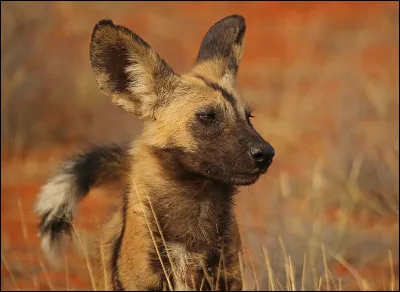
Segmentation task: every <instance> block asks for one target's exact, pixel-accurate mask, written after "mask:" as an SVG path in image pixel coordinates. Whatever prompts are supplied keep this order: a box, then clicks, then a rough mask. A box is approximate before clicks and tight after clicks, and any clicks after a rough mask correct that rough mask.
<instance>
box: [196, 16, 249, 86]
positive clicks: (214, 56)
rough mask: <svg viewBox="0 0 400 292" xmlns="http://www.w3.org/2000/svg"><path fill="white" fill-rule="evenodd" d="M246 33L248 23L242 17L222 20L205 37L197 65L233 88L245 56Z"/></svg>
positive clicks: (230, 17) (229, 17)
mask: <svg viewBox="0 0 400 292" xmlns="http://www.w3.org/2000/svg"><path fill="white" fill-rule="evenodd" d="M245 31H246V23H245V20H244V18H243V17H242V16H240V15H231V16H228V17H225V18H223V19H221V20H220V21H218V22H217V23H216V24H214V25H213V26H212V27H211V28H210V29H209V30H208V32H207V34H206V35H205V37H204V39H203V41H202V43H201V45H200V50H199V53H198V56H197V63H198V64H199V65H200V67H203V69H204V70H205V71H209V72H213V73H214V75H216V77H217V78H220V79H223V80H224V81H225V82H227V83H229V85H232V86H233V85H234V83H235V80H236V73H237V71H238V67H239V63H240V60H241V58H242V54H243V48H244V45H243V40H244V33H245Z"/></svg>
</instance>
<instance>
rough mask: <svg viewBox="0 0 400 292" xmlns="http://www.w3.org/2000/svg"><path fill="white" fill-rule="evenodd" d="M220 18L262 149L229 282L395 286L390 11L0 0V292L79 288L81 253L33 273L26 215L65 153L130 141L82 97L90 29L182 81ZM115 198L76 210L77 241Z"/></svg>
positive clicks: (123, 117) (86, 281)
mask: <svg viewBox="0 0 400 292" xmlns="http://www.w3.org/2000/svg"><path fill="white" fill-rule="evenodd" d="M233 13H239V14H242V15H243V16H244V17H245V18H246V20H247V32H246V37H245V42H246V49H245V53H244V56H243V60H242V63H241V67H240V69H239V77H238V87H239V90H240V92H241V94H242V96H243V97H244V98H245V99H247V100H248V101H249V102H250V104H251V105H252V106H253V107H254V108H255V111H254V115H255V117H256V118H255V119H254V124H255V127H256V128H257V129H258V130H259V132H260V133H261V134H262V136H263V137H265V138H266V139H267V140H268V141H269V142H270V143H271V144H272V145H273V146H274V147H275V149H276V153H277V155H276V159H275V161H274V163H273V165H272V167H271V169H270V171H269V172H268V173H267V175H265V176H264V177H262V178H261V179H260V180H259V181H258V182H257V183H256V184H255V185H253V186H251V187H247V188H243V189H242V191H241V192H240V193H239V195H238V196H237V198H236V211H237V215H238V218H239V224H240V229H241V233H242V238H243V245H244V262H245V264H246V268H245V270H244V273H243V274H244V275H243V277H244V280H245V288H246V289H253V288H256V289H260V290H265V289H271V290H273V289H285V290H286V289H287V290H295V289H297V290H299V289H302V288H306V289H307V288H308V289H315V290H324V289H328V290H339V289H344V290H350V289H357V290H364V289H365V290H370V289H381V290H382V289H383V290H398V289H399V281H398V279H399V277H398V274H399V251H398V249H399V239H398V236H399V221H398V220H399V188H398V185H399V168H398V159H399V136H398V130H399V108H398V107H399V83H398V78H399V76H398V75H399V74H398V73H399V55H398V53H399V23H398V21H399V6H398V3H397V2H364V3H361V2H357V3H356V2H342V3H340V2H336V3H332V2H324V3H322V2H308V3H297V2H296V3H295V2H291V3H290V2H289V3H285V2H252V3H246V2H239V3H238V2H195V3H191V2H158V3H157V2H147V3H146V2H132V3H128V2H123V3H122V2H113V3H107V2H98V3H89V2H48V3H46V2H36V3H35V2H25V3H24V2H6V1H2V3H1V62H2V65H1V146H2V148H1V150H2V151H1V155H2V156H1V158H2V165H1V203H2V204H1V258H2V265H1V288H2V290H16V289H23V290H27V289H33V290H52V289H64V290H65V289H67V290H75V289H79V290H83V289H91V288H92V285H91V280H90V273H89V271H90V270H88V267H87V264H86V261H85V259H84V256H83V255H85V253H83V255H82V254H80V253H79V252H72V251H68V252H67V254H66V257H65V259H64V260H65V261H64V264H63V265H62V266H61V268H60V269H58V270H55V269H54V268H52V267H51V266H50V265H49V264H48V262H47V261H46V259H45V258H44V255H43V254H42V251H41V249H40V246H39V239H38V237H37V236H36V231H37V230H36V227H37V224H38V218H36V217H35V215H34V214H33V206H34V202H35V199H36V194H37V192H38V190H39V187H40V185H41V184H43V183H44V182H45V180H46V177H47V176H48V175H49V174H50V173H51V172H52V171H53V170H54V168H55V167H56V166H57V164H58V163H59V162H60V161H61V160H62V159H64V158H66V157H68V156H69V155H71V154H72V153H73V151H75V150H77V149H82V148H83V149H85V148H87V147H90V145H93V144H96V143H109V142H113V143H126V142H127V141H129V140H130V139H132V138H134V137H135V135H137V133H138V132H139V131H140V127H141V124H140V122H139V121H138V120H137V119H136V118H135V117H132V116H130V115H129V114H127V113H125V112H122V110H120V109H118V108H116V107H114V106H113V105H112V104H111V102H110V101H109V100H108V98H107V97H106V96H104V95H102V94H101V93H100V90H99V89H98V88H97V85H96V83H95V80H94V77H93V75H92V71H91V67H90V61H89V51H88V50H89V42H90V36H91V33H92V29H93V27H94V25H95V23H96V22H98V21H99V20H100V19H103V18H110V19H113V21H114V22H115V23H117V24H121V25H125V26H127V27H128V28H130V29H132V30H133V31H135V32H136V33H138V34H139V35H141V36H142V37H143V38H144V39H145V40H146V41H147V42H148V43H149V44H150V45H151V46H152V47H153V48H154V49H155V50H157V51H158V52H159V53H160V55H161V56H162V57H163V58H164V59H165V60H166V61H167V62H168V63H169V64H171V65H172V67H173V68H175V69H176V71H177V72H183V71H185V70H187V69H189V68H190V66H191V65H192V64H193V62H194V59H195V56H196V53H197V50H198V48H199V45H200V42H201V39H202V37H203V36H204V34H205V33H206V31H207V30H208V28H209V27H210V26H211V25H212V24H213V23H214V22H215V21H217V20H219V19H220V18H222V17H225V16H227V15H229V14H233ZM117 194H118V192H117V191H116V190H101V189H99V190H93V191H92V192H91V194H90V195H89V196H88V197H87V198H86V199H85V200H84V202H83V203H82V206H81V209H80V211H79V213H78V217H77V221H76V228H77V230H79V233H78V234H79V235H80V236H79V238H80V239H81V243H82V244H81V245H80V244H78V247H80V246H83V247H84V246H85V243H86V242H87V240H90V238H91V236H92V234H94V232H95V231H96V229H97V227H98V224H99V223H100V222H101V220H102V219H104V218H106V216H107V215H108V214H109V211H110V208H112V207H113V206H114V205H115V203H116V202H117V201H116V198H117ZM78 242H79V241H78Z"/></svg>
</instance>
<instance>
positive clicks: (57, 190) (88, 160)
mask: <svg viewBox="0 0 400 292" xmlns="http://www.w3.org/2000/svg"><path fill="white" fill-rule="evenodd" d="M128 169H129V155H128V153H127V152H126V151H125V150H123V149H122V148H120V147H119V146H109V147H96V148H93V149H92V150H90V151H88V152H85V153H82V154H78V155H76V156H74V157H73V158H72V159H70V160H67V161H65V162H64V163H63V164H62V165H61V166H60V167H59V168H58V169H57V170H56V172H55V174H54V175H53V176H52V177H51V178H50V179H49V180H48V182H47V183H46V184H45V185H44V186H43V187H42V188H41V190H40V193H39V197H38V201H37V203H36V206H35V209H36V210H35V211H36V213H37V214H38V215H39V216H40V218H41V221H40V224H39V235H40V237H41V245H42V249H43V251H44V252H45V254H46V256H47V257H48V259H49V260H50V261H51V262H52V263H53V264H56V263H57V258H58V255H59V252H60V248H61V242H62V241H61V240H62V236H63V234H71V229H72V224H71V222H72V218H73V216H74V214H75V212H76V208H77V206H78V203H79V202H80V200H82V199H83V198H84V197H85V196H86V195H87V193H88V192H89V190H90V189H91V188H92V187H96V186H101V185H104V184H108V183H111V182H115V181H124V180H125V179H126V177H127V174H128Z"/></svg>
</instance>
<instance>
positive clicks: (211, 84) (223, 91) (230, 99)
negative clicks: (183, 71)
mask: <svg viewBox="0 0 400 292" xmlns="http://www.w3.org/2000/svg"><path fill="white" fill-rule="evenodd" d="M195 77H196V78H198V79H200V80H202V81H203V82H204V83H205V84H207V86H209V87H211V88H212V89H214V90H216V91H219V92H220V93H221V94H222V96H223V97H224V98H225V99H226V100H227V101H228V102H230V103H232V104H233V105H235V104H236V99H235V97H234V96H233V95H232V94H230V93H229V92H228V91H227V90H226V89H225V88H222V87H221V86H220V85H219V84H217V83H215V82H212V81H210V80H207V79H206V78H205V77H203V76H201V75H198V74H196V75H195Z"/></svg>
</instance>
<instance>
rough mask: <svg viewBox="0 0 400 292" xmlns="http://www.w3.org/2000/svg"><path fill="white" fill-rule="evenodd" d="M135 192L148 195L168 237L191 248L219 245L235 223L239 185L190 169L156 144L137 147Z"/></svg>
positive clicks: (133, 181)
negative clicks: (234, 202)
mask: <svg viewBox="0 0 400 292" xmlns="http://www.w3.org/2000/svg"><path fill="white" fill-rule="evenodd" d="M132 154H133V168H132V182H131V183H132V184H134V185H133V186H131V189H132V193H133V196H135V192H136V191H137V192H138V193H140V194H139V195H140V196H141V199H142V200H143V201H144V202H146V204H145V205H147V207H149V205H148V203H147V202H148V198H150V200H151V204H152V206H153V209H154V211H155V214H156V216H157V219H158V221H159V223H160V225H161V228H162V232H163V234H164V237H165V239H166V240H167V241H171V242H182V243H184V244H185V245H186V246H187V247H188V248H189V249H193V250H196V251H197V250H198V249H200V248H201V247H206V246H210V245H215V244H216V243H217V241H218V240H219V239H220V238H221V237H222V236H223V235H224V233H225V230H226V229H227V228H228V227H229V225H230V224H231V219H232V216H233V214H232V212H233V210H232V207H233V202H232V199H233V195H234V194H235V193H236V187H234V186H232V185H229V184H225V183H223V182H219V181H215V180H212V179H210V178H206V177H204V176H202V175H198V174H195V173H192V172H190V171H188V170H187V169H186V168H185V167H184V166H183V165H182V163H181V161H180V157H177V156H176V153H173V152H171V151H165V150H162V149H159V148H155V147H150V146H147V147H144V146H140V148H139V147H136V148H135V149H134V150H133V151H132Z"/></svg>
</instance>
